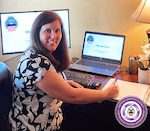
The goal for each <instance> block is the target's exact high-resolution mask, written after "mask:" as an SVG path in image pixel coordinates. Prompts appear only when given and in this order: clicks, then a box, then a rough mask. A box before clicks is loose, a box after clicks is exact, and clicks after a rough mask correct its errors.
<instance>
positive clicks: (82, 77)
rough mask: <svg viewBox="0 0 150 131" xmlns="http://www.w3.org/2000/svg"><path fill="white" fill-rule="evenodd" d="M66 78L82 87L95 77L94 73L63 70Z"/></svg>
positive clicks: (86, 85)
mask: <svg viewBox="0 0 150 131" xmlns="http://www.w3.org/2000/svg"><path fill="white" fill-rule="evenodd" d="M64 73H65V75H66V78H67V80H73V81H75V82H77V83H79V84H81V85H83V86H84V87H88V86H89V85H90V83H91V81H92V80H93V79H94V78H95V75H91V74H87V73H83V72H75V71H70V70H65V71H64Z"/></svg>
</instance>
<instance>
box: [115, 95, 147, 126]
mask: <svg viewBox="0 0 150 131" xmlns="http://www.w3.org/2000/svg"><path fill="white" fill-rule="evenodd" d="M147 112H148V111H147V107H146V105H145V104H144V102H143V101H142V100H141V99H139V98H137V97H133V96H128V97H125V98H123V99H121V100H120V101H118V103H117V104H116V107H115V117H116V119H117V121H118V122H119V123H120V124H121V125H122V126H124V127H126V128H136V127H139V126H140V125H141V124H142V123H143V122H144V121H145V120H146V117H147Z"/></svg>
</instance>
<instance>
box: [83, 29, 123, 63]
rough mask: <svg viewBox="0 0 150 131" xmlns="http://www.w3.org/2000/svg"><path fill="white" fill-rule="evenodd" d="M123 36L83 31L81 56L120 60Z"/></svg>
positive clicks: (119, 61)
mask: <svg viewBox="0 0 150 131" xmlns="http://www.w3.org/2000/svg"><path fill="white" fill-rule="evenodd" d="M124 42H125V36H124V35H118V34H107V33H100V32H88V31H86V32H85V36H84V43H83V49H82V58H89V59H90V58H91V59H95V60H102V61H105V60H108V61H111V62H112V61H115V62H118V63H121V62H122V55H123V50H124Z"/></svg>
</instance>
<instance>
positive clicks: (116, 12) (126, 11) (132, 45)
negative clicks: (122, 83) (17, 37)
mask: <svg viewBox="0 0 150 131" xmlns="http://www.w3.org/2000/svg"><path fill="white" fill-rule="evenodd" d="M140 1H141V0H109V1H107V0H1V1H0V11H1V12H11V11H28V10H29V11H31V10H47V9H50V10H51V9H66V8H67V9H69V11H70V29H71V30H70V35H71V49H70V53H71V55H72V56H76V57H80V54H81V47H82V43H83V35H84V32H85V31H86V30H89V31H100V32H111V33H118V34H124V35H126V43H125V52H124V58H123V63H122V64H123V65H127V63H128V60H127V58H128V56H129V55H135V54H140V53H141V52H142V51H141V48H140V46H141V45H143V43H142V41H143V40H144V39H147V36H146V34H145V31H146V30H147V29H148V25H146V24H141V23H137V22H134V21H132V20H131V19H130V16H131V14H132V13H133V12H134V10H135V9H136V7H137V6H138V4H139V3H140ZM20 44H21V43H20ZM12 57H15V58H14V59H11V58H12ZM16 58H17V59H16ZM18 58H19V56H17V57H16V55H5V56H4V55H2V54H1V44H0V60H1V61H6V63H7V64H8V63H9V66H11V67H12V66H13V67H15V66H16V63H17V62H18ZM14 61H15V62H14ZM14 63H15V64H14Z"/></svg>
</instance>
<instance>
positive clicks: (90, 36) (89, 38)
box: [87, 35, 94, 44]
mask: <svg viewBox="0 0 150 131" xmlns="http://www.w3.org/2000/svg"><path fill="white" fill-rule="evenodd" d="M93 41H94V37H93V36H92V35H89V36H88V37H87V42H88V43H90V44H91V43H93Z"/></svg>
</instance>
